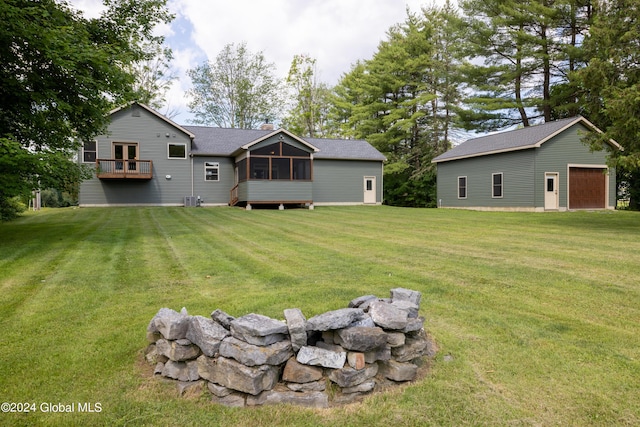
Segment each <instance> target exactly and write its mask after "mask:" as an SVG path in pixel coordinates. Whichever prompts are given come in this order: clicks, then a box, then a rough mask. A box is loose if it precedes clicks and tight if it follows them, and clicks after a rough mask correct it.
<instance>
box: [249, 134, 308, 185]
mask: <svg viewBox="0 0 640 427" xmlns="http://www.w3.org/2000/svg"><path fill="white" fill-rule="evenodd" d="M312 176H313V174H312V165H311V154H310V153H308V152H306V151H304V150H302V149H300V148H297V147H293V146H291V145H288V144H285V143H284V142H282V141H280V142H277V143H275V144H270V145H267V146H264V147H260V148H257V149H255V150H252V151H251V153H250V156H249V158H248V159H242V160H240V161H239V162H238V181H240V182H242V181H246V180H278V181H310V180H311V179H312Z"/></svg>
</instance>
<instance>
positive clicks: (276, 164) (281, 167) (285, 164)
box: [271, 157, 291, 179]
mask: <svg viewBox="0 0 640 427" xmlns="http://www.w3.org/2000/svg"><path fill="white" fill-rule="evenodd" d="M290 169H291V159H289V158H287V157H283V158H278V157H274V158H272V159H271V179H291V172H290Z"/></svg>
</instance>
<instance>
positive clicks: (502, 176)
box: [491, 172, 504, 199]
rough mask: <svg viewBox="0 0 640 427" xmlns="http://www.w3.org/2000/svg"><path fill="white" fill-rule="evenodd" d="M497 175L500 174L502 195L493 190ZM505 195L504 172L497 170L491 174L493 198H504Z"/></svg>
mask: <svg viewBox="0 0 640 427" xmlns="http://www.w3.org/2000/svg"><path fill="white" fill-rule="evenodd" d="M496 175H500V176H501V178H500V195H499V196H496V195H495V194H494V192H493V190H494V186H495V184H494V183H493V177H494V176H496ZM503 197H504V173H502V172H496V173H492V174H491V198H492V199H502V198H503Z"/></svg>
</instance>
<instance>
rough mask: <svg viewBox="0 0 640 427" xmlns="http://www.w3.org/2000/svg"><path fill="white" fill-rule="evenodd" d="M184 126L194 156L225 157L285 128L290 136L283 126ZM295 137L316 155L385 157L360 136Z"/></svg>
mask: <svg viewBox="0 0 640 427" xmlns="http://www.w3.org/2000/svg"><path fill="white" fill-rule="evenodd" d="M184 128H185V129H187V130H188V131H189V132H191V133H192V134H193V135H194V139H193V144H192V153H193V154H194V155H196V156H225V157H228V156H232V155H234V153H235V152H236V151H238V150H240V149H242V148H244V147H247V146H250V145H251V144H252V143H254V142H256V141H260V140H262V139H264V138H266V137H268V136H270V135H271V134H274V135H275V134H278V133H280V132H284V133H286V134H287V135H289V136H292V134H290V133H289V132H287V131H285V130H284V129H279V130H257V129H229V128H217V127H208V126H184ZM294 137H295V136H294ZM295 138H296V139H298V140H300V141H301V142H304V143H306V144H307V145H308V146H310V147H311V148H313V149H315V150H314V151H315V154H314V155H313V156H314V158H316V159H343V160H377V161H383V160H386V157H384V155H382V153H380V152H379V151H378V150H376V149H375V148H374V147H373V146H372V145H371V144H369V143H368V142H367V141H365V140H361V139H321V138H300V137H295Z"/></svg>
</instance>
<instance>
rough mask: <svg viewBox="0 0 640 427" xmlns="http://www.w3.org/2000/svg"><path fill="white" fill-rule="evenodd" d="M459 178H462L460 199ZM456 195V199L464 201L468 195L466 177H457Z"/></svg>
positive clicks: (467, 179) (467, 180)
mask: <svg viewBox="0 0 640 427" xmlns="http://www.w3.org/2000/svg"><path fill="white" fill-rule="evenodd" d="M460 178H464V197H460ZM456 195H457V196H458V199H460V200H462V199H466V198H467V196H468V195H469V178H467V177H466V176H459V177H458V178H457V180H456Z"/></svg>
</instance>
